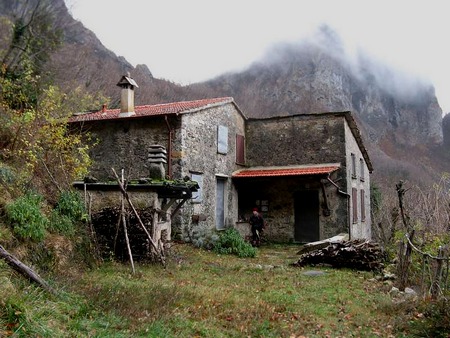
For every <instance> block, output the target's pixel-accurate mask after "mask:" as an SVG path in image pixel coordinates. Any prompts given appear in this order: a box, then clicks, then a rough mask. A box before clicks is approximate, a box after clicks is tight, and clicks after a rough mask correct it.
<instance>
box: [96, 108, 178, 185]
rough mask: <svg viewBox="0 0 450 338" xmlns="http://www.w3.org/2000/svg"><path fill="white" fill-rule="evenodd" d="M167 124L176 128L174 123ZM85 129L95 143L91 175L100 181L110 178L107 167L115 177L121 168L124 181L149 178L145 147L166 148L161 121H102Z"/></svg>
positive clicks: (167, 137)
mask: <svg viewBox="0 0 450 338" xmlns="http://www.w3.org/2000/svg"><path fill="white" fill-rule="evenodd" d="M171 123H172V124H173V125H176V122H175V120H172V121H171ZM89 130H90V132H91V134H92V136H93V139H94V140H97V141H98V144H97V145H96V146H94V147H93V148H92V149H91V156H92V159H93V161H94V164H93V167H92V169H91V175H93V176H94V177H96V178H97V179H99V180H101V181H104V180H107V179H108V178H113V177H114V175H113V173H112V170H111V168H114V169H115V170H116V172H117V173H118V174H119V173H120V170H121V169H122V168H124V169H125V177H126V178H140V177H149V170H148V167H147V165H148V163H147V159H148V152H149V147H150V146H151V145H155V144H158V145H162V146H164V147H166V149H167V147H168V140H169V135H168V128H167V125H166V122H165V120H164V119H163V118H157V117H156V118H152V119H127V120H126V121H125V120H116V121H102V122H101V123H99V122H97V123H95V124H94V123H93V124H92V125H91V126H89Z"/></svg>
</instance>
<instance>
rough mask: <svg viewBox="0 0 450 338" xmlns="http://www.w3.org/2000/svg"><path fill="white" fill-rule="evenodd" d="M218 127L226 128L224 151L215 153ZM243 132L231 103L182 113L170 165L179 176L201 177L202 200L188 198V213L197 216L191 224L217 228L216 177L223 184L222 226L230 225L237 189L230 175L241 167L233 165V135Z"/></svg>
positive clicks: (241, 117)
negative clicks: (194, 175)
mask: <svg viewBox="0 0 450 338" xmlns="http://www.w3.org/2000/svg"><path fill="white" fill-rule="evenodd" d="M219 126H221V128H222V131H223V130H224V128H225V129H226V130H227V135H226V143H227V147H226V148H227V149H226V151H225V152H224V151H222V152H218V128H219ZM244 133H245V130H244V117H243V116H242V114H241V113H240V112H239V111H238V110H237V109H236V107H235V106H234V105H233V104H231V103H230V104H227V105H221V106H217V107H211V108H208V109H205V110H202V111H199V112H194V113H190V114H185V115H183V117H182V124H181V127H180V128H179V129H177V130H176V134H175V135H176V137H175V140H176V141H175V142H174V144H173V157H174V161H173V164H174V173H177V175H178V176H179V177H180V178H181V177H184V176H189V177H192V175H193V174H196V175H200V176H201V177H202V200H201V201H198V200H195V199H194V200H191V201H190V202H188V203H187V204H186V207H185V209H188V208H189V209H190V211H189V212H188V213H187V214H192V215H196V216H199V217H197V218H196V219H198V222H197V223H195V224H192V226H193V227H197V228H203V229H205V230H204V231H211V230H214V229H216V198H217V196H216V186H217V180H218V179H220V180H223V182H224V184H225V199H224V215H225V219H224V226H225V227H232V226H233V225H234V222H235V221H236V220H237V204H238V201H237V192H236V189H235V187H234V185H233V184H232V181H231V174H232V172H233V171H235V170H237V169H240V168H241V166H239V165H237V164H236V134H240V135H244ZM188 223H189V220H185V222H184V225H185V226H189V224H188ZM208 229H209V230H208Z"/></svg>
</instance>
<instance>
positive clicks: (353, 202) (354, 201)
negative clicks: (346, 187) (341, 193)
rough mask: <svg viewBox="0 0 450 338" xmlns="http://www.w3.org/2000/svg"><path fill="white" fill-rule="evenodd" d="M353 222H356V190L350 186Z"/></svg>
mask: <svg viewBox="0 0 450 338" xmlns="http://www.w3.org/2000/svg"><path fill="white" fill-rule="evenodd" d="M352 209H353V223H358V191H357V190H356V188H352Z"/></svg>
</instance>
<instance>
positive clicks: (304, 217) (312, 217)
mask: <svg viewBox="0 0 450 338" xmlns="http://www.w3.org/2000/svg"><path fill="white" fill-rule="evenodd" d="M294 217H295V230H294V240H295V241H296V242H300V243H308V242H314V241H318V240H320V229H319V191H318V190H304V191H299V192H296V193H295V194H294Z"/></svg>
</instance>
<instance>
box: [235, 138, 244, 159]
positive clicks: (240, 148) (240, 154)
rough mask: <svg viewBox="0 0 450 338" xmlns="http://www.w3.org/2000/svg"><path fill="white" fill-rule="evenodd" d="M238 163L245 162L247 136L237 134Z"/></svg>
mask: <svg viewBox="0 0 450 338" xmlns="http://www.w3.org/2000/svg"><path fill="white" fill-rule="evenodd" d="M236 163H238V164H245V137H244V136H243V135H239V134H236Z"/></svg>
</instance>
